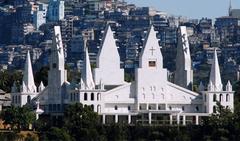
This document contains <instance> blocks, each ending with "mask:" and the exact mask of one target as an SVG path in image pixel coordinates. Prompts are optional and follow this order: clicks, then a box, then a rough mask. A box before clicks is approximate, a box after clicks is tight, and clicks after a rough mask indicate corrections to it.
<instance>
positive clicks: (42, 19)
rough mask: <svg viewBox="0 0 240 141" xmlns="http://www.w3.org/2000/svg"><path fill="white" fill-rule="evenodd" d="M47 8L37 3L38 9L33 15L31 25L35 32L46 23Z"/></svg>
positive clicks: (45, 5)
mask: <svg viewBox="0 0 240 141" xmlns="http://www.w3.org/2000/svg"><path fill="white" fill-rule="evenodd" d="M47 6H48V5H47V4H44V3H38V9H37V10H36V11H34V13H33V24H34V26H35V28H36V29H37V30H38V29H39V27H40V26H41V25H42V24H44V23H46V17H47Z"/></svg>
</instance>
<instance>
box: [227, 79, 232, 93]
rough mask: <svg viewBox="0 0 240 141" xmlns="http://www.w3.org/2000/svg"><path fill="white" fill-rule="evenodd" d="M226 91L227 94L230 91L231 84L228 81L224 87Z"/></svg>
mask: <svg viewBox="0 0 240 141" xmlns="http://www.w3.org/2000/svg"><path fill="white" fill-rule="evenodd" d="M226 91H228V92H230V91H232V84H231V82H230V81H229V80H228V83H227V85H226Z"/></svg>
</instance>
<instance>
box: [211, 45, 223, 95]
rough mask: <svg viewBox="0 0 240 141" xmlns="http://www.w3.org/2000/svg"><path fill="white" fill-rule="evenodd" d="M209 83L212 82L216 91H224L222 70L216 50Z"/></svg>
mask: <svg viewBox="0 0 240 141" xmlns="http://www.w3.org/2000/svg"><path fill="white" fill-rule="evenodd" d="M209 81H210V82H212V85H213V86H214V89H215V91H221V90H222V80H221V74H220V69H219V64H218V56H217V50H216V48H215V49H214V54H213V59H212V67H211V73H210V79H209Z"/></svg>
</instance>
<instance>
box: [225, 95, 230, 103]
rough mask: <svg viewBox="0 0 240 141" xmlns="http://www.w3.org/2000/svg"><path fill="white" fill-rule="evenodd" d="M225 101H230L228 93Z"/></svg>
mask: <svg viewBox="0 0 240 141" xmlns="http://www.w3.org/2000/svg"><path fill="white" fill-rule="evenodd" d="M226 101H227V102H228V101H230V97H229V94H227V95H226Z"/></svg>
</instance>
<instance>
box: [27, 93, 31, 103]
mask: <svg viewBox="0 0 240 141" xmlns="http://www.w3.org/2000/svg"><path fill="white" fill-rule="evenodd" d="M30 102H31V97H30V95H28V96H27V103H28V104H30Z"/></svg>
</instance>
